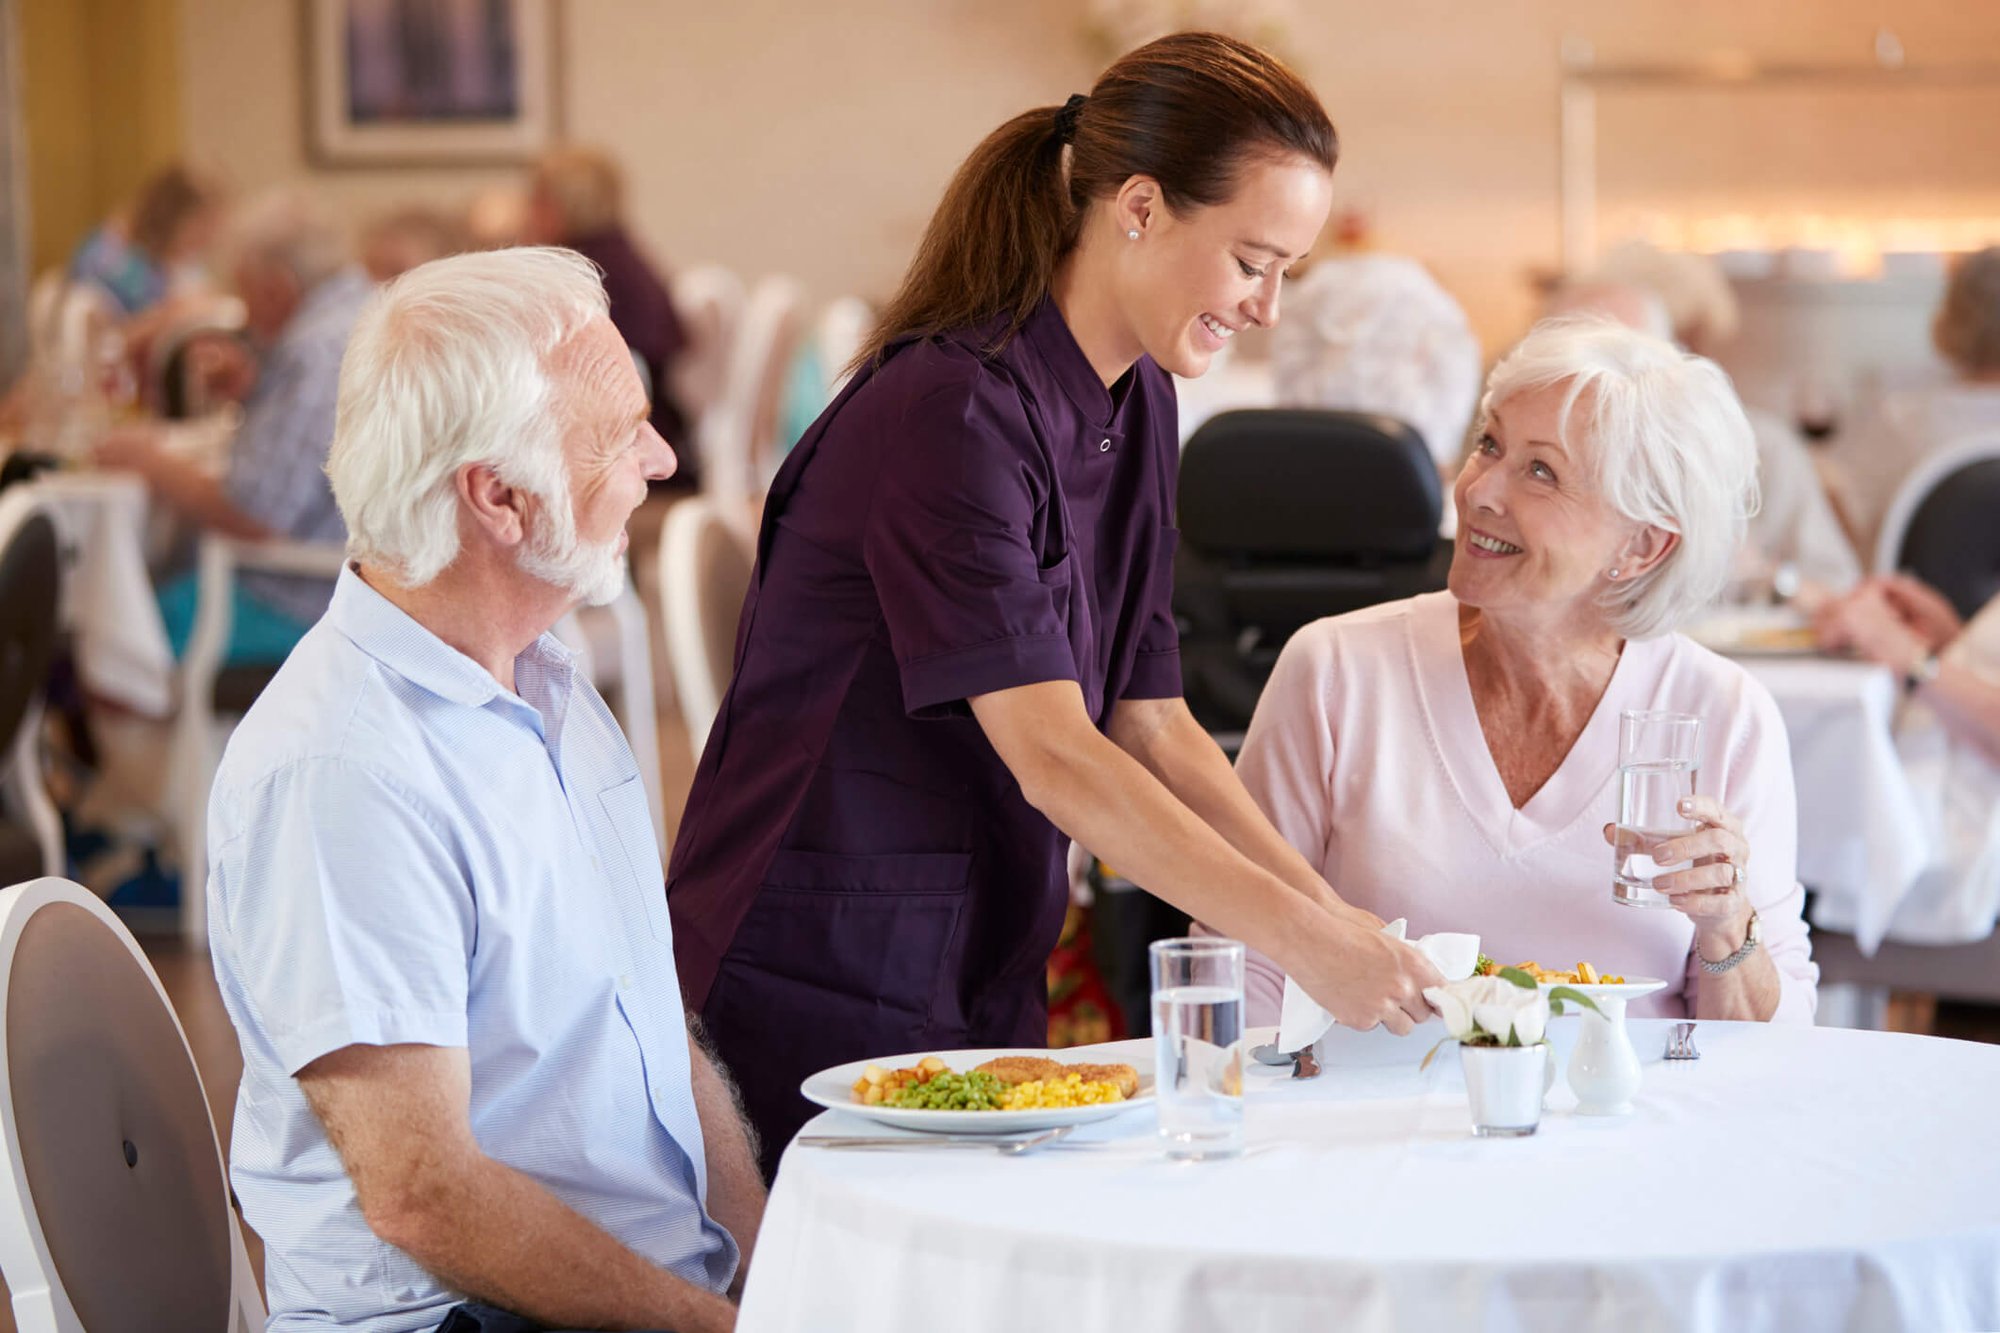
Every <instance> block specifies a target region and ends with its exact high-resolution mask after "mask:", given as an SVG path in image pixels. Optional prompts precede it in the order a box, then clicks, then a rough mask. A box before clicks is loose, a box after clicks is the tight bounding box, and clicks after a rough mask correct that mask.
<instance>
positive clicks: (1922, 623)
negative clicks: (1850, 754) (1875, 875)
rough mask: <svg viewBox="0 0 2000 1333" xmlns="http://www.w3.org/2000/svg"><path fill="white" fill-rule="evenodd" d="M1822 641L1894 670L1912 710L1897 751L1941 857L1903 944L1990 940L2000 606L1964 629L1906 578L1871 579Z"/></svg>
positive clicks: (1998, 868) (1996, 873)
mask: <svg viewBox="0 0 2000 1333" xmlns="http://www.w3.org/2000/svg"><path fill="white" fill-rule="evenodd" d="M1815 628H1817V629H1818V631H1819V638H1820V644H1821V646H1822V647H1825V648H1827V649H1829V650H1832V651H1835V652H1851V653H1855V654H1857V655H1858V656H1861V657H1864V658H1866V659H1867V660H1869V661H1871V662H1878V663H1880V664H1881V665H1883V666H1886V667H1888V668H1889V669H1890V670H1891V671H1893V672H1895V673H1896V674H1897V675H1898V676H1899V677H1901V678H1902V680H1903V681H1904V683H1905V685H1906V687H1907V688H1908V690H1909V692H1910V698H1909V701H1908V702H1907V703H1906V704H1905V705H1904V707H1903V708H1902V710H1901V711H1900V712H1899V713H1898V715H1897V719H1896V746H1897V750H1898V751H1899V753H1900V754H1901V755H1902V757H1903V762H1904V768H1905V771H1906V772H1907V773H1908V774H1909V776H1910V779H1911V785H1912V787H1914V788H1915V789H1916V791H1917V793H1918V796H1919V799H1920V800H1921V801H1922V802H1923V803H1924V805H1925V806H1926V809H1925V815H1926V818H1927V819H1928V820H1929V821H1930V823H1931V826H1932V831H1933V832H1932V836H1933V839H1934V845H1935V846H1936V847H1937V848H1938V853H1939V854H1938V855H1937V856H1936V857H1935V858H1934V859H1933V862H1932V864H1931V866H1930V867H1929V868H1928V869H1926V870H1925V872H1924V874H1923V876H1922V877H1921V878H1920V879H1919V880H1918V881H1917V883H1916V885H1915V886H1914V887H1913V888H1912V889H1911V891H1910V893H1909V896H1908V897H1907V898H1906V899H1905V900H1904V902H1903V903H1901V904H1899V905H1898V907H1897V910H1896V917H1895V921H1894V929H1895V932H1896V937H1897V938H1898V939H1902V940H1909V941H1912V942H1933V943H1940V944H1945V943H1958V942H1962V941H1968V940H1977V939H1984V938H1985V937H1986V936H1987V935H1989V934H1991V933H1992V930H1993V926H1994V921H1995V917H1996V916H2000V598H1995V599H1994V600H1992V601H1990V602H1988V603H1987V604H1986V605H1985V606H1984V607H1982V608H1981V609H1980V611H1979V612H1978V614H1976V615H1974V616H1973V617H1972V619H1971V620H1970V621H1966V620H1962V619H1961V618H1960V617H1959V614H1958V612H1957V611H1956V610H1954V609H1953V607H1952V605H1951V603H1950V602H1948V601H1946V600H1945V598H1944V596H1943V594H1941V593H1939V592H1938V591H1937V590H1936V589H1935V588H1932V587H1930V586H1928V585H1927V584H1924V583H1922V582H1920V581H1918V580H1916V579H1913V578H1910V577H1909V576H1908V575H1905V574H1888V575H1877V576H1875V577H1871V578H1869V579H1868V580H1867V581H1866V582H1864V583H1862V584H1861V586H1860V587H1858V588H1856V589H1855V590H1854V591H1853V592H1852V593H1850V594H1849V595H1848V596H1846V597H1844V598H1842V599H1840V600H1839V601H1837V602H1834V603H1832V604H1830V605H1828V606H1826V607H1824V608H1822V609H1821V611H1820V613H1819V615H1818V616H1817V618H1816V621H1815Z"/></svg>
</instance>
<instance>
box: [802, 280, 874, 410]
mask: <svg viewBox="0 0 2000 1333" xmlns="http://www.w3.org/2000/svg"><path fill="white" fill-rule="evenodd" d="M874 327H875V310H874V307H872V306H870V305H869V304H868V303H867V302H866V301H864V300H862V299H861V298H860V297H858V296H842V297H837V298H835V299H834V300H832V301H829V302H828V303H827V307H826V309H824V310H822V311H820V312H819V321H818V322H817V323H816V324H815V325H814V326H813V343H814V345H815V346H816V347H817V348H818V349H819V358H820V367H821V370H822V372H823V374H824V376H825V380H826V399H825V402H826V403H831V402H832V401H833V400H834V399H835V398H836V397H838V396H839V394H840V391H841V390H842V389H843V388H845V387H846V386H847V381H848V378H849V373H848V368H847V367H848V363H849V362H851V361H853V360H854V358H855V357H856V356H858V355H860V352H861V344H862V343H864V342H866V341H868V334H869V332H870V331H871V330H872V329H873V328H874ZM822 405H824V404H822Z"/></svg>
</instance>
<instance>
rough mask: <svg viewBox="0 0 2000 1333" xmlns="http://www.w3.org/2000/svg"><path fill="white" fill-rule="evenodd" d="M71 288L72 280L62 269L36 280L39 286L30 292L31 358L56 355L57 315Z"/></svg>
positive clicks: (47, 271)
mask: <svg viewBox="0 0 2000 1333" xmlns="http://www.w3.org/2000/svg"><path fill="white" fill-rule="evenodd" d="M68 288H69V279H68V278H67V277H65V276H64V274H63V271H62V270H61V269H59V268H52V269H47V270H44V271H43V273H42V275H41V276H40V277H38V278H36V279H35V285H34V286H32V287H30V288H29V289H28V354H29V355H30V356H31V357H35V358H38V359H39V358H44V357H48V356H51V355H53V354H54V352H55V345H56V322H57V318H58V316H57V311H59V310H60V309H61V308H62V302H63V293H64V292H65V291H67V290H68Z"/></svg>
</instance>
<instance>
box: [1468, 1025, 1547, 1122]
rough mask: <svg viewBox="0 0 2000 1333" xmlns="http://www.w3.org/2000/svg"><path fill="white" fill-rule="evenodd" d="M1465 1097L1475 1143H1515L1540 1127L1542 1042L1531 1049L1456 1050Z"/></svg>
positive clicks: (1543, 1067)
mask: <svg viewBox="0 0 2000 1333" xmlns="http://www.w3.org/2000/svg"><path fill="white" fill-rule="evenodd" d="M1458 1059H1459V1063H1460V1064H1461V1065H1462V1066H1463V1067H1464V1069H1465V1094H1466V1097H1467V1098H1468V1099H1469V1100H1470V1102H1471V1103H1472V1132H1473V1133H1474V1134H1477V1135H1478V1136H1479V1137H1481V1138H1519V1137H1521V1136H1522V1135H1524V1134H1532V1133H1534V1132H1535V1127H1536V1126H1537V1125H1539V1124H1541V1122H1542V1089H1543V1088H1544V1087H1545V1086H1546V1084H1545V1082H1544V1075H1545V1071H1546V1070H1547V1069H1548V1067H1549V1048H1548V1044H1547V1043H1546V1042H1537V1043H1536V1044H1535V1045H1533V1046H1465V1045H1461V1046H1460V1047H1459V1048H1458Z"/></svg>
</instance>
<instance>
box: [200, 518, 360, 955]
mask: <svg viewBox="0 0 2000 1333" xmlns="http://www.w3.org/2000/svg"><path fill="white" fill-rule="evenodd" d="M346 558H347V552H346V550H345V548H344V547H341V546H337V545H334V544H333V543H331V542H289V541H262V542H256V541H237V540H235V539H233V538H229V537H220V536H216V535H214V534H212V533H211V534H208V535H206V536H204V537H203V538H202V539H201V552H200V557H199V562H198V571H199V572H198V575H197V580H198V581H197V588H198V592H197V598H198V600H197V603H196V607H195V613H194V627H193V630H192V632H191V633H190V634H189V636H188V645H187V655H186V656H185V657H184V658H183V659H182V661H181V681H180V694H181V702H180V712H179V714H178V716H177V717H176V718H175V721H174V739H173V750H172V756H171V758H170V760H169V762H170V764H171V765H172V767H173V778H174V781H173V785H172V786H171V787H170V789H169V790H170V791H171V792H172V793H174V794H175V796H177V797H178V810H177V816H178V823H179V827H180V836H179V839H178V841H179V843H180V848H179V850H180V863H181V909H180V918H181V922H180V924H181V934H182V935H183V936H184V937H185V938H186V939H187V942H188V943H189V944H191V945H193V946H194V947H196V948H199V949H206V948H207V947H208V892H207V885H208V792H209V788H210V787H212V786H214V784H215V769H216V765H217V763H218V762H219V761H220V757H221V754H222V745H223V742H224V741H225V740H226V739H227V738H228V733H229V731H230V730H231V729H233V728H234V726H235V724H236V719H237V718H239V717H241V716H242V715H243V714H244V713H245V712H246V711H248V709H249V707H250V704H251V702H252V701H254V700H255V698H256V696H257V692H258V691H259V690H261V689H263V687H264V685H265V684H266V683H267V682H268V681H269V680H270V678H271V676H272V674H273V673H274V672H275V671H276V668H275V667H225V666H224V665H223V660H224V658H225V657H226V656H227V654H228V651H229V630H230V622H231V619H232V617H233V610H234V608H233V605H232V594H233V588H234V585H235V582H236V574H237V571H239V570H256V571H259V572H262V573H269V574H295V575H299V576H302V577H306V578H323V579H333V578H336V577H338V576H339V574H340V569H341V565H342V563H343V562H344V561H345V560H346Z"/></svg>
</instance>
